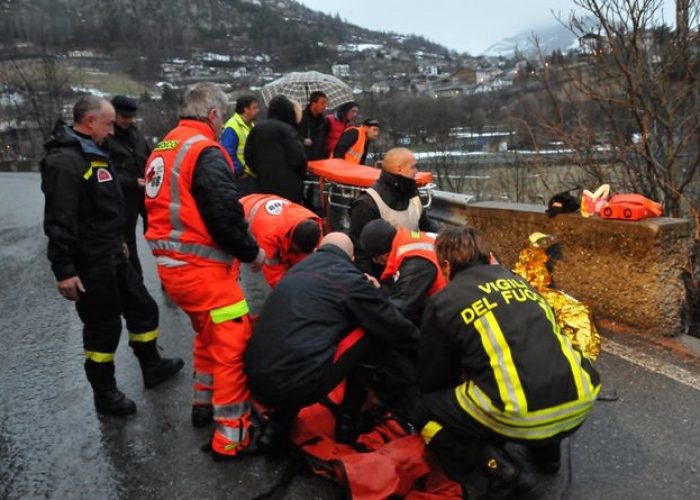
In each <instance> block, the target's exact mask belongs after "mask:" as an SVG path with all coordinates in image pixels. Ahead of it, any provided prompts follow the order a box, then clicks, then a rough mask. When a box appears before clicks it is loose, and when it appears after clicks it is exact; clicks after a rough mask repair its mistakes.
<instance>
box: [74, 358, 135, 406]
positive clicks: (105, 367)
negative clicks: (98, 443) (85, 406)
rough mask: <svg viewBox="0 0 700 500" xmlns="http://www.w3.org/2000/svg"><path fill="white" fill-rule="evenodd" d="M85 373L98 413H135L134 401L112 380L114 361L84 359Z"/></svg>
mask: <svg viewBox="0 0 700 500" xmlns="http://www.w3.org/2000/svg"><path fill="white" fill-rule="evenodd" d="M85 374H86V375H87V378H88V381H89V382H90V385H91V386H92V390H93V393H94V395H95V408H96V409H97V411H98V413H103V414H105V415H114V416H117V417H125V416H127V415H131V414H132V413H136V403H134V402H133V401H132V400H130V399H129V398H127V397H126V396H125V395H124V393H123V392H121V391H120V390H119V389H117V383H116V381H115V380H114V363H113V362H109V363H95V362H94V361H90V360H89V359H88V360H86V361H85Z"/></svg>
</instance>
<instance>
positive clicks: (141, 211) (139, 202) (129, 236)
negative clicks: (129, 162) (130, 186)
mask: <svg viewBox="0 0 700 500" xmlns="http://www.w3.org/2000/svg"><path fill="white" fill-rule="evenodd" d="M124 209H125V210H124V218H125V219H126V221H125V224H124V241H125V242H126V246H127V248H128V249H129V261H130V262H131V265H132V266H133V267H134V270H135V271H136V273H137V274H138V275H139V276H140V277H141V278H143V269H142V268H141V261H140V260H139V254H138V249H137V247H136V226H137V224H138V221H139V215H141V218H142V219H143V228H144V230H145V229H146V227H147V222H146V209H145V207H144V205H143V195H141V196H134V195H126V196H125V199H124Z"/></svg>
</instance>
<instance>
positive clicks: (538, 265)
mask: <svg viewBox="0 0 700 500" xmlns="http://www.w3.org/2000/svg"><path fill="white" fill-rule="evenodd" d="M553 241H554V238H553V237H552V236H550V235H546V234H543V233H532V234H531V235H530V238H529V242H528V244H527V245H526V246H525V247H524V248H523V249H522V250H521V251H520V254H519V255H518V262H517V264H515V267H514V268H513V272H514V273H515V274H518V275H520V276H522V277H523V278H525V279H526V280H528V281H529V282H530V284H531V285H532V286H533V287H534V288H535V290H537V292H538V293H539V294H540V295H542V297H544V299H545V300H546V301H547V302H548V303H549V305H550V306H552V310H553V311H554V316H555V318H556V320H557V323H558V324H559V327H560V328H561V331H562V333H564V335H566V336H567V337H568V338H569V340H571V343H572V344H573V345H574V347H576V348H577V349H579V350H580V351H581V352H582V353H584V354H585V355H586V356H587V357H589V358H591V359H594V360H595V359H596V358H597V357H598V354H600V335H599V334H598V331H597V330H596V327H595V324H594V323H593V315H592V313H591V308H590V307H589V306H588V305H587V304H584V303H583V302H581V301H579V300H576V299H575V298H573V297H572V296H571V295H568V294H566V293H564V292H562V291H560V290H555V289H553V288H550V285H551V283H552V277H551V275H550V274H549V270H548V269H547V260H548V257H547V252H546V249H547V247H549V246H550V245H551V244H552V243H553Z"/></svg>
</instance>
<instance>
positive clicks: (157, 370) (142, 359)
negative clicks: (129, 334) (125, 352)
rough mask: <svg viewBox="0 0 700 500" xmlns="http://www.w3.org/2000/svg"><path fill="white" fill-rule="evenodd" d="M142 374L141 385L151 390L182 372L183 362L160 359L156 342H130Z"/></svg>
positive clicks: (177, 359)
mask: <svg viewBox="0 0 700 500" xmlns="http://www.w3.org/2000/svg"><path fill="white" fill-rule="evenodd" d="M129 345H130V346H131V348H132V349H133V350H134V354H135V355H136V357H137V358H138V360H139V364H140V365H141V371H142V372H143V384H144V385H145V386H146V389H152V388H153V387H155V386H157V385H158V384H160V383H162V382H165V381H166V380H168V379H169V378H171V377H172V376H173V375H175V374H176V373H177V372H179V371H180V370H182V367H183V366H185V362H184V361H182V359H181V358H161V357H160V354H158V348H157V346H156V341H155V340H152V341H150V342H130V343H129Z"/></svg>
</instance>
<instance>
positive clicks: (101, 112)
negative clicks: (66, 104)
mask: <svg viewBox="0 0 700 500" xmlns="http://www.w3.org/2000/svg"><path fill="white" fill-rule="evenodd" d="M114 120H115V112H114V106H112V103H111V102H109V101H108V100H107V99H103V98H102V97H97V96H94V95H90V94H87V95H84V96H82V97H81V98H80V99H78V102H76V103H75V106H73V122H74V123H73V128H74V129H75V130H76V131H78V132H80V133H81V134H85V135H88V136H90V137H91V138H92V140H93V141H94V142H95V143H96V144H99V145H102V143H104V141H105V139H106V138H107V136H108V135H111V134H113V133H114Z"/></svg>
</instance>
